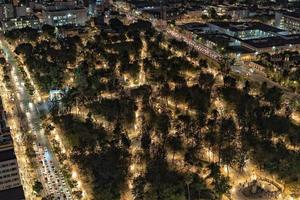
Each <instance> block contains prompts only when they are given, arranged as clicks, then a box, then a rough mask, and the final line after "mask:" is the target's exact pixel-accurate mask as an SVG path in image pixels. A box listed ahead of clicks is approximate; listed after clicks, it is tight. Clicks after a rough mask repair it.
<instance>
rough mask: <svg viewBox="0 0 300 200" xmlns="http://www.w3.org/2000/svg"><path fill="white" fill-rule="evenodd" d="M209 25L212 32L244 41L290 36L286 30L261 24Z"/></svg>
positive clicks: (217, 23) (223, 23)
mask: <svg viewBox="0 0 300 200" xmlns="http://www.w3.org/2000/svg"><path fill="white" fill-rule="evenodd" d="M208 25H209V27H210V30H211V31H212V32H218V33H223V34H227V35H230V36H231V37H236V38H239V39H242V40H244V39H258V38H266V37H273V36H277V35H287V34H288V32H287V31H285V30H282V29H279V28H276V27H273V26H269V25H266V24H263V23H260V22H211V23H209V24H208Z"/></svg>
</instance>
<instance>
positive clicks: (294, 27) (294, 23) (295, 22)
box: [275, 12, 300, 33]
mask: <svg viewBox="0 0 300 200" xmlns="http://www.w3.org/2000/svg"><path fill="white" fill-rule="evenodd" d="M275 26H276V27H279V28H281V29H285V30H288V31H289V32H291V33H300V12H276V14H275Z"/></svg>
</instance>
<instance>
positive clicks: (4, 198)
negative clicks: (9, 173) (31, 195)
mask: <svg viewBox="0 0 300 200" xmlns="http://www.w3.org/2000/svg"><path fill="white" fill-rule="evenodd" d="M0 199H1V200H23V199H25V196H24V191H23V188H22V186H20V187H16V188H11V189H8V190H3V191H0Z"/></svg>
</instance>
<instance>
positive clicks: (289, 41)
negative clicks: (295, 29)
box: [243, 34, 300, 48]
mask: <svg viewBox="0 0 300 200" xmlns="http://www.w3.org/2000/svg"><path fill="white" fill-rule="evenodd" d="M243 42H244V43H246V44H249V45H251V46H253V47H256V48H267V47H273V46H274V47H276V46H285V45H294V44H300V34H297V35H289V36H284V37H280V36H275V37H268V38H261V39H251V40H244V41H243Z"/></svg>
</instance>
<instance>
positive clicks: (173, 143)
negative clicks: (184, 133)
mask: <svg viewBox="0 0 300 200" xmlns="http://www.w3.org/2000/svg"><path fill="white" fill-rule="evenodd" d="M167 144H168V146H169V148H170V149H171V150H172V151H173V158H172V163H173V162H174V157H175V153H176V151H180V150H181V149H182V141H181V137H180V136H179V135H176V136H169V137H168V139H167Z"/></svg>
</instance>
